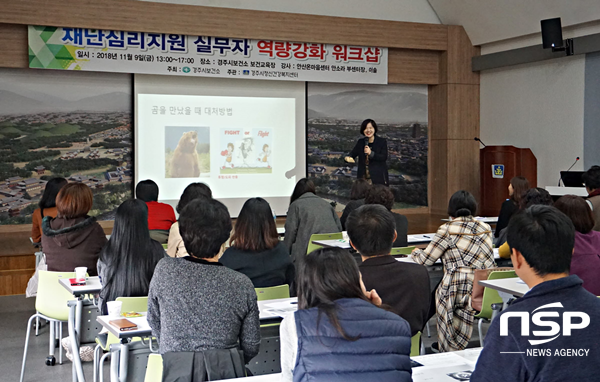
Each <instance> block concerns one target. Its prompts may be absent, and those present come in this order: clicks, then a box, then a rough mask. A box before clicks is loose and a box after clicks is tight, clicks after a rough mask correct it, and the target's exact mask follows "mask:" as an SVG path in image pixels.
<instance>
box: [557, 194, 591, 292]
mask: <svg viewBox="0 0 600 382" xmlns="http://www.w3.org/2000/svg"><path fill="white" fill-rule="evenodd" d="M554 207H556V208H557V209H558V210H559V211H561V212H562V213H564V214H565V215H567V217H568V218H569V219H571V222H573V225H574V226H575V248H574V250H573V257H572V259H571V274H572V275H577V276H579V278H580V279H582V280H583V287H584V288H585V289H586V290H587V291H589V292H590V293H592V294H594V295H596V296H600V278H599V277H598V276H599V275H600V232H598V231H594V230H593V228H594V216H593V215H592V210H590V208H589V206H588V204H587V203H586V202H585V200H584V199H583V198H580V197H579V196H575V195H565V196H563V197H561V198H560V199H558V200H557V201H556V203H554Z"/></svg>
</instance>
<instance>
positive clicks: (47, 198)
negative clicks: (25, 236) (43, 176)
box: [31, 178, 68, 243]
mask: <svg viewBox="0 0 600 382" xmlns="http://www.w3.org/2000/svg"><path fill="white" fill-rule="evenodd" d="M67 183H68V182H67V180H66V179H65V178H52V179H50V180H49V181H48V183H46V188H45V189H44V194H43V195H42V199H40V203H39V204H38V205H39V206H40V207H39V208H36V209H35V211H33V215H32V216H31V223H32V227H31V240H33V242H34V243H39V242H40V241H41V240H42V219H44V217H45V216H50V217H52V218H55V217H56V214H57V213H58V212H57V211H56V195H58V192H59V191H60V189H61V188H62V187H63V186H64V185H66V184H67Z"/></svg>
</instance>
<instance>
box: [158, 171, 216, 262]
mask: <svg viewBox="0 0 600 382" xmlns="http://www.w3.org/2000/svg"><path fill="white" fill-rule="evenodd" d="M198 198H205V199H212V191H211V190H210V187H208V186H207V185H206V184H204V183H200V182H197V183H190V184H189V185H188V186H187V187H186V188H185V190H183V194H181V198H179V203H177V207H176V210H177V213H178V214H180V213H181V211H183V209H184V208H185V206H187V205H188V204H189V203H190V202H191V201H192V200H195V199H198ZM167 255H169V256H171V257H185V256H187V255H188V253H187V251H186V249H185V245H184V244H183V240H182V239H181V234H180V233H179V222H175V223H173V225H172V226H171V229H170V230H169V240H168V241H167Z"/></svg>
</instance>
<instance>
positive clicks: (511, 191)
mask: <svg viewBox="0 0 600 382" xmlns="http://www.w3.org/2000/svg"><path fill="white" fill-rule="evenodd" d="M527 190H529V181H528V180H527V178H525V177H522V176H515V177H514V178H512V179H511V180H510V183H509V185H508V196H509V198H508V199H506V200H505V201H504V202H503V203H502V207H500V213H499V214H498V223H497V224H496V232H494V237H496V238H497V237H498V236H499V235H500V232H501V231H502V230H503V229H504V228H506V227H508V222H509V221H510V218H511V217H512V216H513V215H514V214H515V213H516V212H517V211H518V210H519V203H520V202H521V198H522V197H523V194H524V193H525V192H527ZM504 241H506V240H503V241H502V243H495V244H496V246H497V247H499V246H500V245H501V244H503V243H504Z"/></svg>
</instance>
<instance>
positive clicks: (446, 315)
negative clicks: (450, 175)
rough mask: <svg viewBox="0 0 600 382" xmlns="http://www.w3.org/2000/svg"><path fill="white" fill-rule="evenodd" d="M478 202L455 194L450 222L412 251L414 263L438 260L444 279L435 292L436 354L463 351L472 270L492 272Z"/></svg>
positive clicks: (469, 323)
mask: <svg viewBox="0 0 600 382" xmlns="http://www.w3.org/2000/svg"><path fill="white" fill-rule="evenodd" d="M476 212H477V202H476V201H475V198H474V197H473V195H471V193H470V192H468V191H464V190H461V191H456V192H455V193H454V194H453V195H452V197H451V198H450V201H449V202H448V215H450V218H451V219H452V220H451V221H450V222H448V223H444V224H442V225H441V226H440V228H438V230H437V232H436V234H435V236H434V238H433V239H432V240H431V243H429V245H428V246H427V248H426V249H424V250H423V249H415V250H413V252H412V258H413V260H414V262H415V263H417V264H423V265H433V264H435V262H436V261H438V260H439V259H441V261H442V263H443V264H444V277H443V278H442V281H441V282H440V284H439V285H438V287H437V289H436V291H435V306H436V312H437V315H438V319H437V328H438V342H437V343H434V344H433V345H432V346H431V347H432V349H434V350H439V351H443V352H446V351H455V350H463V349H464V348H466V347H467V345H468V343H469V339H470V338H471V334H472V332H473V320H474V315H475V310H473V308H472V307H471V291H472V290H473V278H474V275H475V269H487V268H492V267H494V266H495V265H496V264H495V262H494V252H493V250H492V229H491V228H490V226H489V225H487V224H486V223H483V222H480V221H478V220H477V219H475V218H474V217H473V216H475V214H476Z"/></svg>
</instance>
